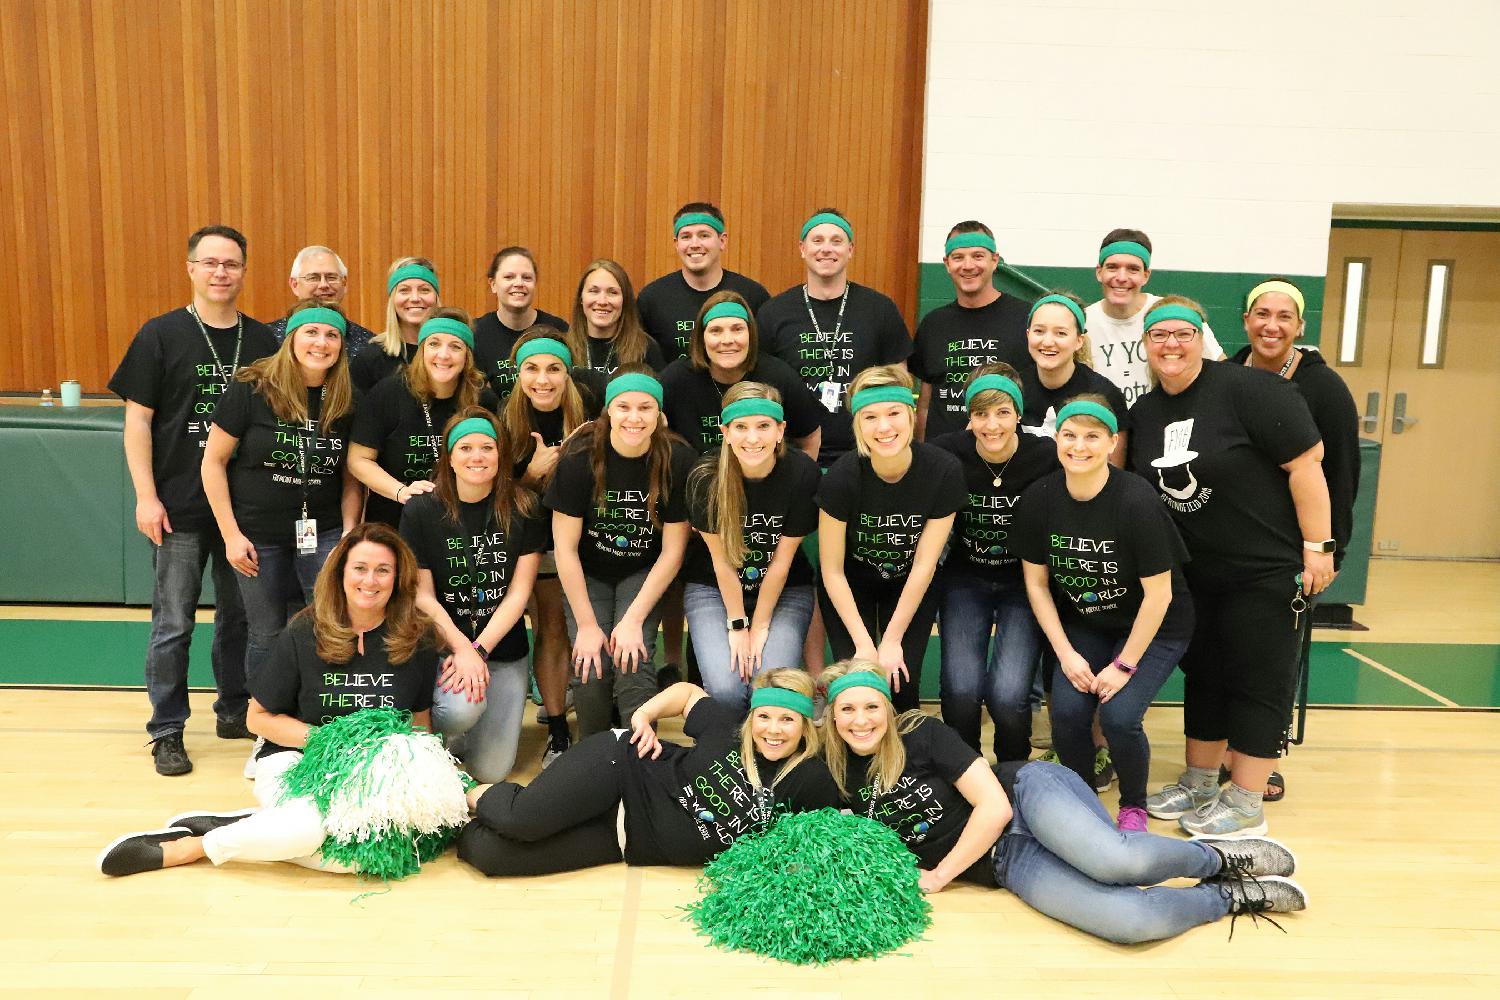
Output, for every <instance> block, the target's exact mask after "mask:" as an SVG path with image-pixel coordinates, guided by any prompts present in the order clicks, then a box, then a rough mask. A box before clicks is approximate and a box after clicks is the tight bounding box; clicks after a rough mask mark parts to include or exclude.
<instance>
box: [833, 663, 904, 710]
mask: <svg viewBox="0 0 1500 1000" xmlns="http://www.w3.org/2000/svg"><path fill="white" fill-rule="evenodd" d="M850 688H874V689H875V690H876V691H879V692H880V693H881V694H882V695H884V696H885V700H886V701H890V700H891V686H890V684H888V683H887V682H886V679H885V678H884V677H882V676H880V675H879V674H877V673H872V672H871V671H869V670H856V671H854V672H853V673H848V674H845V675H844V676H842V677H838V678H835V679H834V681H833V683H832V684H829V685H828V704H830V705H832V704H833V702H834V700H835V699H836V698H838V696H839V695H841V694H843V693H844V692H845V691H847V690H849V689H850Z"/></svg>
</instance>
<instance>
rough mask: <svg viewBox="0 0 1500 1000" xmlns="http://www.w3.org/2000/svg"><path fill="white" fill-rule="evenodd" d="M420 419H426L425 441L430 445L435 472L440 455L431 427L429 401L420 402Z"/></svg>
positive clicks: (434, 433)
mask: <svg viewBox="0 0 1500 1000" xmlns="http://www.w3.org/2000/svg"><path fill="white" fill-rule="evenodd" d="M422 419H423V420H425V421H427V443H428V444H430V445H432V472H436V471H437V466H438V459H439V457H440V456H439V455H438V446H437V431H435V430H433V429H432V405H431V404H430V403H423V404H422ZM428 474H429V475H431V474H432V473H428Z"/></svg>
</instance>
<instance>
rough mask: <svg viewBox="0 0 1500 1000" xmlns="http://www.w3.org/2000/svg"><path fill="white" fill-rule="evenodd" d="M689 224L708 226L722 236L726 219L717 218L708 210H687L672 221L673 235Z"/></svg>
mask: <svg viewBox="0 0 1500 1000" xmlns="http://www.w3.org/2000/svg"><path fill="white" fill-rule="evenodd" d="M688 226H707V227H708V228H709V229H712V230H713V231H714V232H716V233H718V234H719V235H720V236H722V235H724V220H723V219H716V218H714V217H713V216H712V215H709V214H708V213H707V212H685V213H683V214H682V215H679V216H678V217H677V220H676V221H675V222H673V223H672V235H673V236H676V235H677V234H678V233H680V232H682V231H683V230H684V229H686V228H687V227H688Z"/></svg>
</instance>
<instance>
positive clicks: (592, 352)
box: [574, 334, 667, 377]
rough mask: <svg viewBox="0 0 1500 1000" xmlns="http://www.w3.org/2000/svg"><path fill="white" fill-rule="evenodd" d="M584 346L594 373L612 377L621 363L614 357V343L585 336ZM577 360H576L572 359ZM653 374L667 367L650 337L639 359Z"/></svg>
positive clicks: (658, 348) (659, 350)
mask: <svg viewBox="0 0 1500 1000" xmlns="http://www.w3.org/2000/svg"><path fill="white" fill-rule="evenodd" d="M583 342H584V344H585V345H586V346H587V347H588V352H589V364H588V366H589V367H590V368H592V369H594V371H596V372H599V373H600V374H602V375H604V376H606V377H607V376H610V375H613V374H614V373H615V372H616V371H618V370H619V368H620V365H621V364H622V362H621V361H620V359H619V358H618V357H616V356H615V342H614V341H613V340H605V339H603V338H602V337H590V336H588V335H587V334H585V336H584V338H583ZM574 360H575V361H576V360H577V359H576V358H575V359H574ZM641 360H642V361H644V362H645V364H646V365H647V366H648V367H650V369H651V370H652V371H654V372H659V371H661V370H662V369H663V368H665V367H666V366H667V363H666V362H665V361H664V360H662V356H661V347H660V346H658V345H657V343H656V341H654V340H652V339H651V338H650V337H647V338H646V356H645V357H644V358H642V359H641Z"/></svg>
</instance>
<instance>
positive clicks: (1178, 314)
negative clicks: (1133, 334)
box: [1141, 302, 1203, 331]
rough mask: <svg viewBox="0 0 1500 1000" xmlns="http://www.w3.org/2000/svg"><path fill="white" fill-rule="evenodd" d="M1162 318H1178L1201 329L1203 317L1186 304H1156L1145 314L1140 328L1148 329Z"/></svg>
mask: <svg viewBox="0 0 1500 1000" xmlns="http://www.w3.org/2000/svg"><path fill="white" fill-rule="evenodd" d="M1164 319H1180V320H1182V321H1183V322H1184V323H1191V324H1193V326H1195V327H1197V328H1198V330H1199V331H1202V329H1203V317H1202V316H1199V315H1198V313H1197V311H1196V310H1194V309H1191V308H1189V307H1188V306H1182V305H1178V304H1177V303H1175V302H1174V303H1172V304H1171V305H1169V306H1157V307H1156V308H1155V309H1153V310H1151V311H1150V312H1148V313H1147V314H1146V321H1145V323H1143V324H1142V325H1141V329H1142V330H1149V329H1151V328H1152V327H1153V326H1155V325H1156V324H1158V323H1160V322H1161V321H1162V320H1164Z"/></svg>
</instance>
